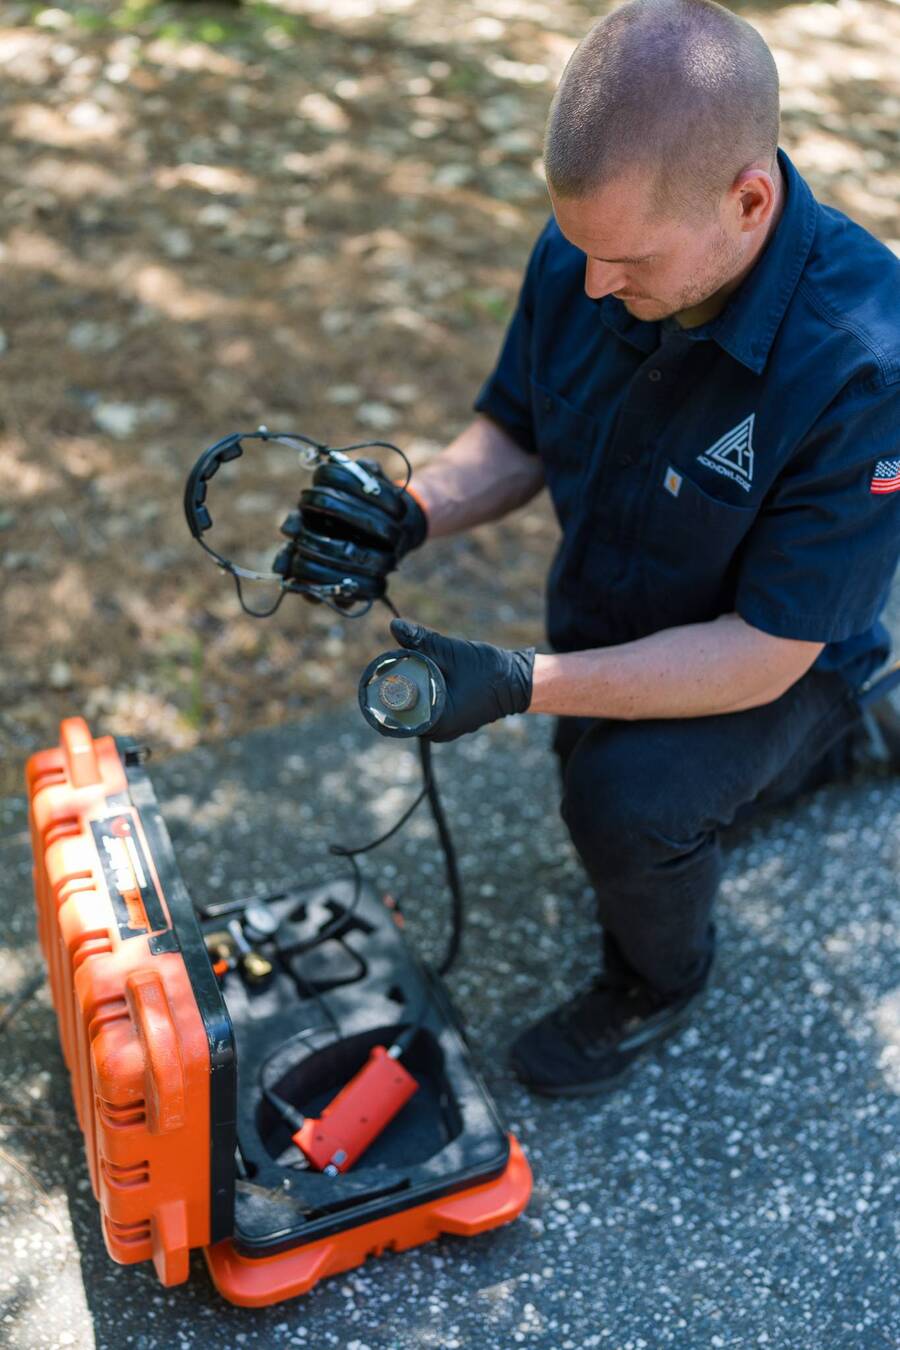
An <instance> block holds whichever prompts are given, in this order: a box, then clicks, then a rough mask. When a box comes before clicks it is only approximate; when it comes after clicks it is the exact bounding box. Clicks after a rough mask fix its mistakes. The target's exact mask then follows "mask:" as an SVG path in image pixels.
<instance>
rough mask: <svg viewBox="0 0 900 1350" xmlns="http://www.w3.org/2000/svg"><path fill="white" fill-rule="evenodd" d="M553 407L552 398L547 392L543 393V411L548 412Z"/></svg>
mask: <svg viewBox="0 0 900 1350" xmlns="http://www.w3.org/2000/svg"><path fill="white" fill-rule="evenodd" d="M552 407H553V399H552V398H551V397H550V395H549V394H545V395H544V412H549V411H550V409H551V408H552Z"/></svg>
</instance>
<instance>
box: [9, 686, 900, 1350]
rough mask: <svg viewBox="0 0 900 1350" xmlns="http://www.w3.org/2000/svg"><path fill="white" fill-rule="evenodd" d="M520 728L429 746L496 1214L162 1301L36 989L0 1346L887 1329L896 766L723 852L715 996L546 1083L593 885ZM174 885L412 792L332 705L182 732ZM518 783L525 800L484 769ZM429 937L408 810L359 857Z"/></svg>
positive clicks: (690, 1339) (166, 768)
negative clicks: (508, 1180)
mask: <svg viewBox="0 0 900 1350" xmlns="http://www.w3.org/2000/svg"><path fill="white" fill-rule="evenodd" d="M548 731H549V727H548V725H547V723H546V722H545V721H544V719H531V718H518V719H512V720H511V721H510V722H508V723H506V724H503V725H501V726H499V727H493V728H490V729H488V730H487V731H485V732H484V733H482V734H479V735H478V736H474V737H469V738H467V739H466V740H464V741H462V742H460V743H456V744H454V745H450V746H443V747H438V748H437V750H436V754H435V760H436V766H437V771H438V774H439V779H440V783H441V786H442V788H443V792H444V797H445V801H446V805H447V809H448V813H449V816H450V819H451V822H452V826H453V830H454V835H455V838H456V840H457V843H458V848H459V852H460V862H461V867H462V872H463V877H464V881H465V883H466V886H467V892H468V901H469V909H468V928H467V936H466V940H465V944H464V948H463V954H462V957H461V959H460V961H459V963H458V967H457V969H456V971H455V972H454V973H453V975H452V977H451V979H450V986H451V989H452V992H453V995H454V997H455V998H456V1000H457V1002H458V1003H459V1004H460V1005H461V1007H462V1008H463V1009H464V1010H465V1013H466V1017H467V1021H468V1024H469V1027H470V1030H471V1032H472V1033H473V1035H474V1039H475V1044H476V1055H477V1059H478V1061H479V1063H480V1067H481V1069H482V1071H483V1073H484V1076H485V1078H486V1080H487V1082H488V1084H489V1087H490V1089H491V1090H492V1092H493V1093H494V1094H495V1096H496V1098H497V1100H498V1102H499V1103H500V1106H501V1108H502V1110H503V1112H504V1113H505V1115H506V1117H507V1120H508V1122H509V1124H510V1126H511V1127H512V1128H513V1129H514V1130H515V1131H516V1133H517V1135H518V1136H519V1138H520V1140H521V1141H522V1143H523V1145H524V1147H525V1149H526V1151H527V1154H528V1157H529V1159H530V1161H531V1165H532V1168H533V1170H534V1178H535V1189H534V1196H533V1199H532V1201H531V1204H530V1206H529V1208H528V1209H527V1211H526V1213H525V1215H524V1217H523V1218H521V1219H520V1220H519V1221H517V1222H516V1223H514V1224H512V1225H510V1226H509V1227H507V1228H504V1229H501V1230H499V1231H497V1232H495V1233H493V1234H488V1235H485V1236H482V1237H479V1238H476V1239H474V1240H470V1241H462V1240H459V1239H442V1240H440V1241H439V1242H437V1243H434V1244H432V1245H430V1246H428V1247H425V1248H422V1249H420V1250H418V1251H414V1252H411V1253H407V1254H404V1255H399V1256H398V1255H393V1256H387V1257H385V1258H382V1259H381V1260H377V1261H373V1262H370V1263H369V1264H368V1265H366V1266H365V1267H364V1268H361V1269H360V1270H358V1271H356V1272H353V1273H351V1274H349V1275H348V1276H343V1277H337V1278H335V1279H333V1280H331V1281H328V1282H325V1283H323V1284H322V1285H320V1286H319V1287H318V1288H317V1289H316V1290H314V1292H313V1293H312V1294H310V1295H309V1296H307V1297H305V1298H302V1299H300V1300H297V1301H295V1302H292V1303H289V1304H286V1305H282V1306H280V1307H275V1308H271V1309H268V1310H261V1311H248V1310H242V1309H238V1308H232V1307H230V1306H228V1305H226V1304H224V1303H223V1302H222V1301H221V1300H220V1299H219V1298H218V1296H217V1295H216V1294H215V1292H214V1291H213V1289H212V1287H211V1285H210V1282H209V1279H208V1277H207V1275H206V1272H205V1267H204V1266H203V1263H202V1261H201V1260H200V1259H199V1258H197V1259H196V1260H195V1263H194V1268H193V1271H192V1276H191V1279H190V1282H189V1283H188V1284H186V1285H183V1286H181V1287H179V1288H177V1289H173V1290H169V1291H165V1290H163V1289H162V1288H161V1287H160V1286H159V1285H158V1284H157V1282H156V1278H155V1275H154V1273H153V1270H152V1267H150V1266H149V1264H148V1265H144V1266H140V1267H129V1268H122V1267H117V1266H115V1265H113V1264H112V1263H111V1262H110V1261H109V1259H108V1258H107V1256H106V1253H105V1250H104V1248H103V1244H102V1240H101V1236H100V1230H99V1223H98V1215H97V1210H96V1207H95V1205H94V1202H93V1200H92V1198H91V1195H90V1191H89V1187H88V1181H87V1176H86V1170H85V1166H84V1160H83V1155H82V1150H81V1143H80V1136H79V1134H78V1131H77V1128H76V1126H75V1123H74V1118H73V1114H72V1110H71V1104H70V1100H69V1095H68V1085H67V1081H66V1074H65V1070H64V1067H63V1063H62V1060H61V1057H60V1053H59V1049H58V1045H57V1040H56V1030H55V1019H54V1016H53V1014H52V1011H51V1009H50V1006H49V1003H48V1001H47V998H46V995H45V993H44V992H43V991H42V992H41V994H40V995H39V996H38V997H37V999H35V1000H34V1001H33V1002H32V1003H31V1004H29V1005H28V1006H27V1007H26V1008H25V1009H23V1010H22V1011H21V1012H20V1013H19V1015H18V1017H17V1018H16V1020H15V1022H14V1023H13V1025H12V1027H11V1028H10V1029H9V1030H8V1031H7V1032H6V1033H5V1034H4V1035H3V1037H2V1040H0V1057H2V1058H0V1071H2V1080H3V1083H4V1084H5V1091H4V1100H3V1105H2V1113H0V1140H2V1152H0V1177H2V1184H3V1192H4V1203H3V1208H2V1212H0V1270H2V1272H3V1273H2V1276H0V1282H2V1283H0V1295H2V1305H0V1327H2V1328H3V1330H2V1332H0V1341H2V1343H3V1344H5V1345H8V1346H10V1347H16V1348H17V1350H19V1348H20V1347H21V1348H22V1350H25V1348H26V1347H27V1350H36V1348H37V1347H45V1346H46V1347H56V1346H78V1347H94V1346H96V1347H112V1346H116V1347H122V1346H129V1347H140V1348H141V1350H155V1347H166V1350H171V1348H172V1347H180V1346H200V1345H203V1346H210V1347H212V1346H217V1347H218V1346H221V1347H229V1350H230V1348H231V1347H235V1346H243V1345H247V1346H254V1345H256V1346H282V1345H284V1346H303V1347H309V1348H310V1350H325V1347H330V1346H336V1347H341V1350H412V1347H428V1346H433V1347H441V1350H456V1348H457V1347H478V1350H501V1348H502V1350H509V1348H510V1347H513V1346H517V1345H525V1346H529V1345H530V1346H535V1347H538V1346H540V1347H546V1350H582V1348H583V1347H593V1346H598V1347H604V1348H605V1350H656V1347H678V1348H679V1350H700V1347H703V1348H704V1350H705V1348H706V1347H750V1346H753V1347H755V1346H769V1347H777V1350H851V1348H852V1350H871V1348H873V1347H879V1346H897V1345H900V1295H898V1289H897V1270H896V1253H897V1196H896V1192H897V1188H898V1176H900V1168H898V1161H897V1151H896V1149H897V1146H896V1140H897V1133H898V1127H900V1110H898V1097H897V1093H898V1089H900V996H898V990H897V957H896V952H897V922H898V907H897V868H898V864H900V857H898V852H900V846H898V842H897V841H898V834H897V822H898V818H900V783H897V782H896V781H885V780H882V781H876V780H870V781H868V782H861V783H857V784H855V785H851V786H848V787H845V788H842V789H840V790H838V789H828V790H826V791H824V792H821V793H819V794H817V795H816V796H815V797H814V798H812V799H810V800H808V801H807V802H805V803H803V804H801V805H799V806H798V807H797V808H796V809H795V810H794V811H793V812H792V813H791V814H790V815H777V816H776V815H773V816H770V817H767V818H764V819H761V820H760V821H759V822H758V823H757V824H756V825H755V826H754V827H753V829H752V830H751V831H750V832H748V833H745V834H744V835H743V836H742V837H741V838H739V839H737V840H735V841H733V843H732V846H731V848H730V851H729V865H728V876H727V881H726V884H725V887H724V891H723V896H722V904H721V908H720V923H721V931H722V945H721V955H720V960H719V963H718V967H717V970H716V973H715V979H714V981H713V985H712V988H711V990H710V992H709V994H708V996H707V998H706V1000H705V1002H704V1005H703V1007H702V1009H701V1010H700V1012H699V1013H698V1014H697V1015H696V1016H695V1017H694V1019H693V1021H692V1023H690V1024H689V1025H688V1026H687V1027H686V1029H684V1030H683V1031H682V1032H681V1033H680V1034H679V1035H678V1036H677V1037H676V1038H674V1039H673V1040H672V1041H671V1042H669V1043H667V1044H666V1045H665V1046H663V1047H661V1048H660V1049H659V1050H658V1051H657V1052H656V1053H655V1054H653V1055H652V1056H651V1057H650V1058H648V1059H647V1060H645V1061H644V1062H643V1063H642V1064H641V1065H640V1067H639V1068H636V1069H634V1070H632V1073H631V1076H630V1077H629V1079H628V1080H627V1082H626V1083H625V1085H624V1086H623V1087H622V1088H621V1089H620V1090H618V1091H617V1092H615V1093H614V1094H613V1095H611V1096H609V1097H606V1098H601V1099H597V1100H586V1101H572V1102H567V1101H564V1102H560V1103H553V1102H547V1101H543V1100H539V1099H536V1098H534V1097H532V1096H530V1095H529V1094H528V1093H527V1092H526V1091H524V1090H523V1089H522V1088H521V1087H520V1086H519V1085H518V1084H517V1083H516V1082H515V1080H514V1079H513V1078H512V1077H511V1075H510V1073H509V1071H508V1069H507V1067H506V1063H505V1047H506V1045H507V1043H508V1041H509V1039H510V1038H511V1035H512V1033H513V1031H514V1029H515V1028H516V1027H518V1026H519V1025H520V1024H521V1023H522V1022H523V1021H524V1020H526V1019H529V1018H530V1017H531V1016H532V1015H533V1014H534V1013H535V1012H537V1011H539V1010H544V1009H545V1008H548V1007H550V1006H552V1005H553V1004H554V1003H555V1002H557V1001H558V1000H559V999H560V998H562V997H563V996H565V994H566V993H568V992H569V991H570V990H571V989H572V988H574V987H576V986H578V984H579V983H580V982H581V981H583V980H584V979H585V978H586V977H588V976H589V975H590V973H591V970H592V967H593V963H594V953H595V950H596V935H595V930H594V928H593V925H592V920H591V904H590V898H589V895H588V893H587V891H586V890H585V886H584V882H583V878H582V876H581V874H580V872H579V869H578V866H577V864H576V861H575V859H574V857H573V855H572V852H571V849H570V846H569V844H568V840H567V837H566V835H565V832H564V829H563V826H562V824H561V822H560V820H559V818H558V815H557V802H556V790H555V779H554V772H555V770H554V764H553V762H552V757H551V755H550V753H549V751H548ZM153 777H154V782H155V784H156V787H157V791H158V794H159V796H160V799H161V801H162V803H163V806H164V811H165V815H166V818H167V820H168V823H169V826H170V829H171V832H172V835H173V838H174V841H175V845H176V850H177V852H178V856H179V860H180V863H181V866H182V869H183V871H184V873H185V876H186V878H187V881H188V884H189V886H190V887H191V889H192V892H193V894H194V897H195V899H196V900H198V901H200V900H209V899H212V898H213V897H216V896H222V895H229V894H235V893H238V894H241V893H246V892H252V891H256V892H259V893H262V892H263V891H264V890H265V889H266V888H267V886H268V884H269V883H270V882H273V881H274V882H278V881H279V880H281V879H283V878H284V877H286V876H289V875H291V874H296V872H297V871H298V870H299V869H301V868H302V870H303V872H304V873H305V874H306V875H308V876H310V877H311V878H313V879H314V878H317V877H324V876H326V875H328V874H329V873H330V872H331V869H332V866H333V860H332V859H329V857H328V854H327V849H326V844H327V842H328V841H330V840H332V839H337V840H342V841H344V842H351V841H357V842H364V841H366V840H367V839H369V838H371V837H374V835H376V834H377V833H380V832H381V830H383V829H384V828H385V827H386V826H387V825H388V824H389V823H390V822H391V821H392V820H393V819H394V818H396V816H397V815H398V814H399V812H400V809H402V802H403V801H405V800H408V799H409V795H410V794H411V793H412V792H413V791H414V790H415V789H416V787H417V782H418V761H417V758H416V756H415V754H414V753H413V752H411V750H410V749H409V748H407V747H404V746H402V745H397V744H394V743H388V742H384V741H381V740H379V739H378V738H376V737H374V736H373V735H372V734H371V733H370V732H369V731H368V729H367V728H366V727H365V726H364V724H363V723H362V721H361V719H360V718H359V716H358V714H355V713H354V712H353V711H352V710H351V709H349V708H346V707H345V708H342V709H340V710H339V711H338V713H337V714H336V715H335V716H334V717H333V718H320V719H315V720H309V721H307V722H306V723H304V724H302V725H299V724H296V725H290V726H287V727H285V728H283V729H281V730H278V731H272V730H269V731H258V732H254V733H252V734H251V735H248V736H246V737H243V738H240V739H236V740H234V741H233V742H231V743H230V744H226V745H221V746H217V747H215V748H212V749H211V748H205V749H197V750H193V751H190V752H188V753H186V754H183V755H181V756H177V757H174V758H172V759H170V760H168V761H167V762H165V763H164V764H162V765H160V766H158V768H157V769H156V770H155V771H154V774H153ZM523 782H528V784H529V791H528V793H527V795H525V796H524V797H523V796H521V795H519V794H516V795H515V796H513V797H511V794H510V785H511V784H518V783H523ZM0 809H2V815H0V830H2V837H3V839H4V841H5V842H3V843H2V844H0V865H2V868H3V874H4V876H5V878H6V880H7V884H6V885H5V886H4V888H3V896H2V902H0V903H2V905H3V907H4V911H5V913H4V918H5V931H6V932H7V934H8V939H7V945H6V951H5V953H4V957H5V959H4V961H3V963H2V976H0V978H2V985H0V996H2V995H3V994H6V993H8V992H9V991H10V990H11V989H13V988H15V987H16V986H17V984H19V983H20V982H21V980H22V979H23V977H24V976H25V975H26V973H27V972H30V971H32V970H33V969H34V968H35V964H36V962H37V959H38V957H37V947H36V942H35V933H34V923H33V917H32V904H31V895H30V875H29V868H30V859H29V852H28V846H27V839H26V835H25V825H26V816H25V808H24V804H23V802H22V801H21V800H16V799H13V800H9V801H7V802H5V803H4V804H3V805H2V808H0ZM367 873H368V875H370V876H372V877H373V878H374V879H375V880H376V881H377V882H378V883H379V884H384V885H385V886H389V887H390V888H391V889H392V890H395V891H396V892H397V893H398V895H400V896H402V897H404V898H405V909H406V912H407V914H408V916H409V927H410V931H411V933H412V936H413V937H414V939H415V940H416V941H417V942H418V943H419V945H420V947H421V949H422V950H423V951H424V953H425V954H426V955H427V956H428V957H429V958H431V959H435V958H437V956H438V955H439V952H440V950H441V948H442V944H443V935H444V932H445V928H446V917H447V902H446V897H445V893H444V888H443V882H442V869H441V859H440V855H439V853H438V852H437V850H436V846H435V843H434V840H433V834H432V827H431V822H430V820H429V818H428V816H427V814H421V815H419V814H418V813H417V815H416V816H415V817H413V820H412V821H411V822H410V824H409V825H408V826H407V827H406V829H405V830H404V831H403V832H402V834H401V836H398V838H397V839H395V840H391V841H390V842H389V844H388V845H386V846H384V847H383V848H382V849H380V850H379V851H378V852H377V853H376V854H374V855H372V858H371V861H370V862H369V863H368V866H367Z"/></svg>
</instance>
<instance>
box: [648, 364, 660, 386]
mask: <svg viewBox="0 0 900 1350" xmlns="http://www.w3.org/2000/svg"><path fill="white" fill-rule="evenodd" d="M647 379H648V380H652V381H653V383H654V384H656V383H657V381H658V380H661V379H662V371H661V370H657V369H656V368H655V367H654V369H653V370H648V371H647Z"/></svg>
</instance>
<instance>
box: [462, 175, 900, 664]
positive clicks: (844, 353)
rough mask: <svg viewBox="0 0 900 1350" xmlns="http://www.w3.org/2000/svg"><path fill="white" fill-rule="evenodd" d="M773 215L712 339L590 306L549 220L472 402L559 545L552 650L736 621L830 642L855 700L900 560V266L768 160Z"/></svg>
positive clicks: (618, 306) (578, 267)
mask: <svg viewBox="0 0 900 1350" xmlns="http://www.w3.org/2000/svg"><path fill="white" fill-rule="evenodd" d="M779 162H780V164H781V168H782V171H783V173H784V180H785V186H786V198H785V202H784V206H783V209H782V214H781V217H780V219H779V222H778V225H777V227H776V229H775V230H774V231H773V233H772V236H771V238H770V239H769V241H768V242H767V244H766V247H765V249H764V250H763V252H762V254H761V255H760V257H759V259H758V261H757V262H756V264H755V266H754V267H753V269H752V271H751V272H750V273H749V274H748V275H747V277H746V278H745V279H744V281H743V282H742V283H741V285H740V286H739V287H738V288H737V289H736V290H735V291H734V293H733V294H732V295H731V296H730V297H729V300H728V302H727V304H726V306H725V308H724V309H723V310H722V311H721V312H720V314H719V315H718V316H717V317H716V318H715V319H713V320H712V321H711V322H709V323H707V324H704V325H703V326H702V327H698V328H693V329H679V328H678V327H677V325H673V324H672V323H665V322H664V323H662V324H660V323H658V322H655V321H654V322H646V321H644V320H641V319H636V318H633V317H632V316H631V315H630V314H629V313H628V311H627V310H626V308H625V306H624V304H623V303H622V302H621V301H620V300H616V299H615V298H614V297H613V296H605V297H603V299H601V300H592V299H590V298H589V297H588V296H587V295H586V294H585V292H584V271H585V255H584V254H583V253H582V252H581V251H580V250H579V249H576V248H575V247H573V245H571V244H570V243H568V242H567V240H566V239H565V238H564V237H563V236H562V234H561V233H560V231H559V229H558V227H557V225H556V223H555V221H554V220H553V219H552V218H551V220H550V221H549V222H548V224H547V225H546V227H545V228H544V230H543V231H542V233H541V235H540V236H539V238H538V240H537V243H536V244H535V246H534V249H533V251H532V254H531V258H530V260H529V263H528V268H527V271H526V274H525V279H524V282H523V285H522V290H521V294H520V296H519V302H518V306H517V308H516V312H515V315H514V316H513V319H512V321H511V323H510V326H509V330H508V332H507V335H506V339H505V342H504V345H503V348H502V351H501V354H500V357H499V360H498V363H497V366H496V369H495V370H494V372H493V373H492V374H491V376H490V377H489V378H488V380H487V381H486V383H485V384H484V386H483V388H482V389H481V392H480V393H479V395H478V398H477V399H476V402H475V404H474V407H475V410H476V411H477V412H481V413H484V414H486V415H487V416H488V417H490V418H491V419H492V420H494V421H496V422H498V423H499V424H500V425H501V426H502V427H503V428H504V429H505V430H506V431H507V432H508V433H509V435H510V436H512V437H513V439H514V440H515V441H516V442H517V443H518V444H519V445H520V446H521V447H522V448H523V449H524V450H526V451H529V452H532V453H536V454H538V455H540V457H541V460H542V462H543V467H544V473H545V480H546V484H547V487H548V489H549V491H550V495H551V498H552V501H553V505H554V508H555V510H556V514H557V517H558V519H559V523H560V526H561V529H562V539H561V541H560V544H559V547H558V549H557V552H556V556H555V558H554V561H553V565H552V567H551V570H550V574H549V578H548V582H547V635H548V638H549V641H550V644H551V646H552V647H553V649H554V650H555V651H576V650H582V649H587V648H592V647H603V646H608V645H611V644H613V643H621V642H628V641H630V640H633V639H635V638H640V637H643V636H645V635H647V634H649V633H654V632H658V631H659V630H661V629H665V628H672V627H674V626H676V625H679V624H691V623H702V622H705V621H708V620H711V619H714V618H717V617H718V616H719V615H721V614H725V613H731V612H734V611H736V612H737V613H738V614H740V615H741V616H742V618H744V619H745V620H746V622H747V623H749V624H752V625H753V626H754V627H755V628H760V629H762V630H763V631H764V632H767V633H772V634H774V635H775V636H777V637H784V638H800V639H804V640H807V641H810V642H822V643H826V644H827V645H826V647H825V650H824V651H823V652H822V653H821V655H820V657H819V659H818V661H817V663H816V664H817V665H818V666H819V667H820V668H826V669H832V670H837V671H840V672H841V673H843V674H844V675H845V676H846V677H847V679H848V680H849V681H850V682H851V683H853V684H854V685H858V684H860V683H861V682H862V681H863V680H865V679H866V678H867V677H868V676H869V675H870V674H871V673H872V671H873V670H874V669H875V668H876V667H877V666H878V665H880V664H881V663H882V662H883V661H884V660H885V658H886V657H887V655H888V652H889V642H888V637H887V633H886V631H885V629H884V627H883V626H882V625H881V624H880V623H879V621H878V620H879V615H880V613H881V610H882V608H883V606H884V604H885V601H886V599H887V595H888V591H889V588H890V584H891V579H892V577H893V574H894V570H895V567H896V563H897V557H898V551H900V262H898V261H897V259H896V258H895V257H894V255H893V254H892V253H891V252H890V250H889V249H887V248H885V247H884V245H882V244H880V243H879V242H878V240H877V239H875V238H874V237H873V236H872V235H871V234H869V233H868V232H867V231H866V230H864V229H862V227H861V226H859V225H856V224H854V222H853V221H851V220H849V219H848V218H847V217H846V216H844V215H843V214H841V212H839V211H835V210H833V209H831V208H830V207H826V206H822V205H821V204H820V203H818V202H817V201H816V200H815V198H814V197H813V194H812V192H811V191H810V189H809V187H808V185H807V184H806V183H805V181H804V180H803V178H801V176H800V174H799V173H798V172H797V170H796V169H795V168H794V167H793V165H792V164H791V162H790V160H789V159H788V157H787V155H785V154H784V152H783V151H779Z"/></svg>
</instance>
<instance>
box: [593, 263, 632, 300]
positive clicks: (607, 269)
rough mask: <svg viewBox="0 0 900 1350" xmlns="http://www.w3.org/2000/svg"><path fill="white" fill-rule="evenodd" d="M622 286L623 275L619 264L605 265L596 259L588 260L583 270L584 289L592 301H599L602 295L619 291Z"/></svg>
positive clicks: (623, 282)
mask: <svg viewBox="0 0 900 1350" xmlns="http://www.w3.org/2000/svg"><path fill="white" fill-rule="evenodd" d="M624 285H625V274H624V272H623V270H622V267H621V265H620V264H619V263H605V262H600V261H599V259H597V258H588V260H587V263H586V264H585V269H584V289H585V293H586V294H587V295H589V296H590V298H591V299H592V300H600V299H601V298H602V297H603V296H604V295H610V294H611V293H612V292H613V291H620V290H622V289H623V287H624Z"/></svg>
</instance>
